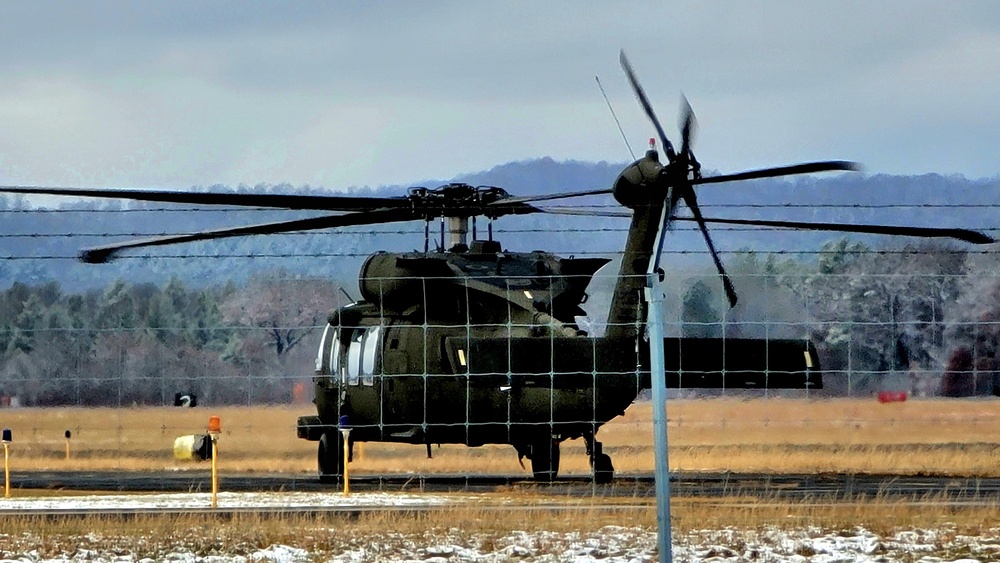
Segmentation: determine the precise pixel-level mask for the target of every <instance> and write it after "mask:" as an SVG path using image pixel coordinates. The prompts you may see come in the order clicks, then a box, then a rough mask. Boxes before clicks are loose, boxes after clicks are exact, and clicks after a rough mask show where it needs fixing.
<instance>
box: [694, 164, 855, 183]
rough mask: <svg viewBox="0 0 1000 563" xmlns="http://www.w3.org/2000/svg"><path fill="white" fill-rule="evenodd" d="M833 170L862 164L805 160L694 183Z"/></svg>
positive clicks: (701, 179)
mask: <svg viewBox="0 0 1000 563" xmlns="http://www.w3.org/2000/svg"><path fill="white" fill-rule="evenodd" d="M831 170H854V171H858V170H861V165H860V164H858V163H857V162H851V161H848V160H827V161H822V162H804V163H802V164H793V165H791V166H778V167H775V168H761V169H760V170H748V171H746V172H737V173H736V174H724V175H722V176H709V177H707V178H698V179H696V180H692V181H691V183H692V184H719V183H722V182H736V181H738V180H753V179H755V178H774V177H776V176H791V175H793V174H811V173H813V172H828V171H831Z"/></svg>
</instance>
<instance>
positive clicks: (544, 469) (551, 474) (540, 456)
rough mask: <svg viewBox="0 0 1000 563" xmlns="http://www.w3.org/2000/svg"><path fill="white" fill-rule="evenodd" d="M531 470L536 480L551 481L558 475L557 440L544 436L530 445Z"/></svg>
mask: <svg viewBox="0 0 1000 563" xmlns="http://www.w3.org/2000/svg"><path fill="white" fill-rule="evenodd" d="M531 472H532V473H533V474H534V475H535V480H536V481H541V482H543V483H551V482H552V481H555V480H556V477H557V476H558V475H559V442H558V441H556V440H553V439H551V438H549V437H546V438H545V439H543V440H539V441H538V442H537V443H535V444H534V445H532V446H531Z"/></svg>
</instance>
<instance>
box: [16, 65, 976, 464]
mask: <svg viewBox="0 0 1000 563" xmlns="http://www.w3.org/2000/svg"><path fill="white" fill-rule="evenodd" d="M621 64H622V67H623V69H624V71H625V74H626V76H627V78H628V80H629V82H630V84H631V87H632V89H633V90H634V93H635V94H636V96H637V98H638V100H639V102H640V104H641V105H642V107H643V109H644V111H645V113H646V115H647V117H648V118H649V119H650V121H651V122H652V124H653V126H654V127H655V129H656V132H657V135H658V138H659V140H660V147H661V148H662V150H663V152H664V153H665V155H666V162H661V159H660V153H659V151H658V150H657V148H656V147H655V146H651V147H650V150H649V151H648V152H646V154H645V155H644V156H643V157H642V158H640V159H638V160H636V161H635V162H633V163H632V164H630V165H628V166H627V167H626V168H625V169H624V170H623V171H622V172H621V174H620V175H619V177H618V179H617V180H616V182H615V183H614V185H613V186H612V187H611V188H607V189H597V190H589V191H575V192H561V193H554V194H549V195H540V196H526V197H517V196H513V195H511V194H510V193H508V192H507V191H506V190H504V189H502V188H497V187H474V186H470V185H465V184H449V185H446V186H442V187H439V188H435V189H427V188H412V189H410V190H409V192H408V193H407V195H405V196H399V197H352V196H332V195H331V196H315V195H294V194H289V195H282V194H265V195H254V194H234V193H204V192H201V193H184V192H173V191H147V190H111V189H72V188H45V187H20V186H8V187H0V192H8V193H21V194H46V195H64V196H76V197H98V198H124V199H133V200H142V201H155V202H169V203H184V204H195V205H229V206H233V205H237V206H254V207H270V208H280V209H293V210H322V211H334V212H338V213H337V214H332V215H323V216H320V217H315V218H308V219H296V220H289V221H280V222H272V223H264V224H258V225H250V226H245V227H237V228H227V229H216V230H208V231H203V232H198V233H192V234H185V235H171V236H161V237H155V238H148V239H143V240H136V241H129V242H121V243H114V244H108V245H104V246H99V247H94V248H89V249H86V250H83V251H82V252H81V255H80V258H81V260H83V261H84V262H89V263H102V262H107V261H109V260H111V259H113V258H114V257H115V256H117V255H118V254H119V253H120V252H122V251H125V250H130V249H137V248H144V247H152V246H161V245H170V244H177V243H183V242H193V241H202V240H210V239H218V238H225V237H235V236H248V235H268V234H275V233H285V232H291V231H306V230H316V229H330V228H336V227H346V226H358V225H376V224H383V223H394V222H403V221H424V225H425V229H424V251H423V252H407V253H389V252H378V253H376V254H374V255H372V256H370V257H369V258H368V259H367V260H366V262H365V263H364V265H363V266H362V268H361V272H360V275H359V285H360V290H361V296H362V299H361V300H360V301H358V302H355V303H352V304H350V305H347V306H345V307H342V308H340V309H338V310H335V311H333V312H331V314H330V316H329V319H328V321H329V322H328V324H327V326H326V327H325V329H324V331H323V334H322V337H321V339H320V343H319V350H318V354H317V358H316V372H315V377H314V383H315V404H316V408H317V414H315V415H307V416H302V417H300V418H299V420H298V425H297V434H298V437H299V438H303V439H306V440H311V441H316V442H318V469H319V477H320V480H321V481H324V482H336V481H338V480H339V479H340V477H341V476H342V474H343V471H344V466H345V461H348V460H349V459H350V457H351V455H352V454H351V452H352V447H351V446H352V445H353V444H354V443H355V442H367V441H375V442H399V443H410V444H418V445H419V444H423V445H425V446H426V447H427V450H428V455H430V454H431V444H444V443H448V444H465V445H468V446H480V445H484V444H509V445H512V446H513V447H514V449H515V450H516V452H517V454H518V456H519V459H523V458H528V459H529V460H530V463H531V470H532V473H533V475H534V477H535V478H536V479H537V480H540V481H552V480H554V479H556V477H557V475H558V471H559V461H560V453H559V452H560V443H561V442H563V441H565V440H568V439H575V438H583V439H584V441H585V444H586V451H587V455H588V457H589V461H590V464H591V466H592V468H593V478H594V481H595V482H598V483H607V482H609V481H611V480H612V478H613V476H614V465H613V463H612V460H611V458H610V456H608V454H606V453H604V452H603V449H602V446H601V443H600V442H599V441H598V440H597V439H596V436H597V433H598V431H599V429H600V428H601V427H602V426H603V425H604V424H605V423H606V422H607V421H609V420H611V419H613V418H614V417H616V416H618V415H621V414H623V413H624V411H625V409H626V408H627V407H628V406H629V405H631V404H632V402H633V401H634V400H635V399H636V397H637V396H638V395H639V393H640V392H641V391H642V390H643V389H646V388H649V386H650V347H651V346H654V345H655V346H663V347H664V349H665V355H666V358H667V362H668V364H667V368H666V371H667V384H668V386H670V387H675V388H721V387H725V388H771V389H775V388H799V389H809V388H811V389H816V388H820V387H821V386H822V378H821V373H820V371H819V365H818V361H817V357H816V351H815V348H814V346H813V345H812V344H811V343H809V342H808V341H805V340H774V339H771V340H753V339H735V338H726V339H713V338H666V339H665V340H664V342H662V343H659V342H656V343H651V342H649V340H648V338H647V335H646V331H645V323H646V318H647V305H646V303H645V302H644V301H643V299H642V291H643V288H644V286H645V283H646V271H647V268H648V267H649V265H650V261H651V260H652V259H653V257H654V256H655V255H656V254H657V253H658V248H656V244H657V242H656V239H657V237H658V234H659V220H660V217H661V214H663V213H666V214H667V215H666V216H667V217H668V218H669V219H672V220H677V221H680V220H691V221H694V222H696V223H697V225H698V228H699V229H700V231H701V232H702V234H703V236H704V239H705V242H706V243H707V245H708V249H709V252H710V255H711V256H712V258H713V260H714V262H715V266H716V268H717V269H718V272H719V275H720V277H721V280H722V284H723V286H724V288H725V292H726V295H727V297H728V299H729V302H730V304H731V305H735V304H736V301H737V295H736V290H735V288H734V286H733V283H732V281H731V280H730V278H729V276H728V274H727V273H726V271H725V268H724V267H723V265H722V262H721V260H720V259H719V256H718V253H717V252H716V250H715V247H714V244H713V243H712V239H711V237H710V235H709V232H708V229H707V224H710V223H728V224H739V225H756V226H766V227H780V228H789V229H815V230H826V231H848V232H856V233H876V234H888V235H906V236H925V237H951V238H956V239H959V240H963V241H966V242H971V243H991V242H994V241H993V239H991V238H989V237H987V236H985V235H983V234H981V233H978V232H974V231H969V230H964V229H938V228H919V227H906V226H887V225H852V224H844V223H808V222H792V221H767V220H751V219H717V218H711V217H705V216H703V215H702V213H701V211H700V209H699V207H698V202H697V198H696V195H695V190H694V187H695V186H698V185H703V184H716V183H724V182H735V181H740V180H748V179H754V178H768V177H777V176H786V175H793V174H807V173H815V172H824V171H843V170H855V169H857V168H858V166H857V165H856V164H855V163H852V162H845V161H822V162H808V163H802V164H796V165H792V166H784V167H777V168H763V169H758V170H751V171H747V172H741V173H737V174H725V175H717V176H703V175H702V173H701V164H700V163H699V161H698V160H697V159H696V158H695V155H694V152H693V150H692V146H691V141H692V138H693V133H694V129H695V117H694V112H693V111H692V109H691V106H690V105H689V104H688V103H687V101H686V100H685V101H684V104H683V112H682V119H681V144H680V148H679V150H678V149H675V147H674V146H673V145H672V144H671V143H670V141H669V139H668V138H667V136H666V134H665V133H664V131H663V128H662V126H661V125H660V122H659V120H658V119H657V117H656V115H655V114H654V112H653V108H652V106H651V104H650V103H649V100H648V99H647V97H646V94H645V92H644V90H643V89H642V87H641V86H640V84H639V81H638V79H637V78H636V75H635V72H634V71H633V69H632V66H631V65H630V64H629V62H628V60H627V58H626V57H625V55H624V53H622V54H621ZM605 194H610V195H613V196H614V198H615V200H616V201H617V202H618V203H619V204H621V206H622V207H623V209H621V210H612V211H587V212H585V213H587V214H593V215H610V216H624V217H629V218H630V219H631V223H630V226H629V230H628V235H627V240H626V243H625V248H624V252H623V256H622V260H621V266H620V269H619V272H618V278H617V283H616V286H615V289H614V292H613V296H612V301H611V307H610V312H609V316H608V324H607V328H606V331H605V333H604V335H603V336H600V337H595V336H594V335H591V334H588V333H587V332H586V331H584V330H582V329H581V328H580V326H579V325H578V324H577V321H576V318H577V317H578V316H580V315H583V314H584V311H583V309H582V308H581V305H582V304H583V303H584V301H585V300H586V298H587V288H588V285H589V284H590V282H591V279H592V278H593V276H594V275H595V273H596V272H597V271H598V269H600V268H601V267H603V266H604V265H605V264H607V263H608V262H609V260H607V259H604V258H573V257H569V258H566V257H560V256H556V255H554V254H551V253H548V252H544V251H535V252H513V251H510V250H506V249H504V248H503V247H502V246H501V244H500V242H499V241H497V240H495V239H494V237H493V228H492V225H493V221H494V220H497V219H499V218H501V217H504V216H507V215H521V214H532V213H566V212H568V213H574V214H575V213H577V212H576V211H573V210H565V209H564V210H555V209H546V208H545V207H544V206H538V204H542V203H543V202H547V201H555V200H560V199H566V198H577V197H581V196H594V195H605ZM681 202H683V203H684V204H685V205H686V206H687V207H688V209H689V210H690V212H691V215H692V216H691V217H689V218H685V217H677V216H675V215H674V211H675V209H676V208H677V206H678V204H679V203H681ZM478 217H483V218H485V219H486V220H487V232H486V236H485V238H480V235H481V233H480V232H479V231H478V230H477V228H476V226H477V225H476V220H477V218H478ZM439 219H440V220H441V224H442V226H441V231H440V237H441V239H440V244H439V246H440V250H437V251H431V250H430V241H431V234H430V225H431V223H432V222H433V221H435V220H439ZM470 221H471V225H472V231H471V234H472V236H471V240H470V237H469V235H470V229H469V227H470ZM343 430H350V432H349V433H347V432H342V431H343ZM345 435H348V438H346V439H347V440H348V444H347V446H348V447H347V448H345V447H344V445H345V444H344V440H345V437H344V436H345ZM345 449H346V450H347V453H346V454H345ZM345 455H346V457H347V459H346V460H345Z"/></svg>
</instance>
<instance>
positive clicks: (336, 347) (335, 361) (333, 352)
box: [330, 329, 344, 383]
mask: <svg viewBox="0 0 1000 563" xmlns="http://www.w3.org/2000/svg"><path fill="white" fill-rule="evenodd" d="M340 367H341V366H340V331H339V330H338V329H333V338H331V339H330V375H332V376H334V377H339V378H340V380H341V382H342V383H343V378H344V370H342V369H340Z"/></svg>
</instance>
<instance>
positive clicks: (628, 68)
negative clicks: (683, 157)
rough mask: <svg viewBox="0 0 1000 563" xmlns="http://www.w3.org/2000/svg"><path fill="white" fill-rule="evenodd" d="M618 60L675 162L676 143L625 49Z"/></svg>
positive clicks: (661, 141)
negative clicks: (668, 132) (641, 82)
mask: <svg viewBox="0 0 1000 563" xmlns="http://www.w3.org/2000/svg"><path fill="white" fill-rule="evenodd" d="M618 60H619V61H620V62H621V65H622V70H624V71H625V76H626V77H627V78H628V81H629V84H631V85H632V91H633V92H635V97H636V98H638V99H639V103H640V104H641V105H642V109H643V111H645V112H646V117H648V118H649V120H650V121H652V122H653V126H654V127H656V134H657V135H659V136H660V143H662V144H663V150H664V152H666V153H667V159H668V160H669V161H670V162H673V161H674V160H675V159H676V158H677V153H675V152H674V145H672V144H671V143H670V139H668V138H667V134H666V133H665V132H664V131H663V126H662V125H660V120H659V119H657V118H656V112H654V111H653V105H652V104H650V103H649V98H647V97H646V92H645V90H643V89H642V86H641V85H640V84H639V78H638V77H636V75H635V70H633V69H632V63H630V62H629V61H628V57H627V56H625V50H624V49H622V51H621V53H620V54H619V55H618Z"/></svg>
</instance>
